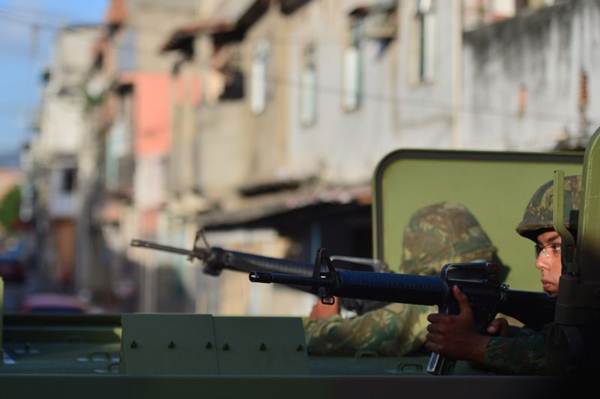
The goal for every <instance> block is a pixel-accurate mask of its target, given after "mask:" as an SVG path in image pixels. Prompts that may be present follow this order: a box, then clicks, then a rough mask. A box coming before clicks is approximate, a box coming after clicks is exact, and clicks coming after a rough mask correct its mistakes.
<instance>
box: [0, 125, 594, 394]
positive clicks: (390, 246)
mask: <svg viewBox="0 0 600 399" xmlns="http://www.w3.org/2000/svg"><path fill="white" fill-rule="evenodd" d="M595 137H596V138H595V140H596V141H595V142H596V144H597V141H598V140H599V139H598V135H596V136H595ZM593 148H596V151H600V150H599V149H598V145H595V146H594V147H593ZM588 158H589V159H588V160H589V162H590V163H592V162H593V161H595V162H596V163H597V159H598V153H596V154H595V156H588ZM581 161H582V157H581V156H578V155H567V154H565V155H562V154H551V155H544V154H498V153H483V152H476V153H474V152H462V151H461V152H447V151H445V152H440V151H434V152H430V151H416V150H411V151H399V152H395V153H393V154H390V155H389V156H388V157H386V158H385V159H384V160H383V161H382V162H381V164H380V165H379V167H378V168H377V171H376V174H375V179H374V191H375V193H374V198H375V206H374V227H375V229H374V230H375V232H374V238H375V243H376V245H375V248H376V255H378V256H381V257H383V258H384V259H385V260H386V261H387V263H388V264H390V265H392V266H397V265H398V264H399V263H400V259H399V257H400V253H399V249H400V245H401V241H402V229H403V227H404V226H405V225H406V222H407V220H408V217H409V215H410V214H411V213H412V212H414V210H416V209H417V208H418V207H421V206H425V205H428V204H431V203H435V202H439V201H448V200H450V201H458V202H462V203H464V204H465V205H467V206H468V207H469V208H471V209H472V210H473V212H474V213H475V214H476V216H477V217H478V218H479V219H480V221H481V222H482V224H483V225H484V227H485V229H486V230H487V231H488V232H489V234H490V236H491V238H492V240H493V241H494V243H495V244H496V245H497V246H498V248H499V250H500V256H501V257H502V258H503V260H505V262H506V263H508V264H510V266H512V271H511V274H510V276H509V281H510V282H512V283H513V284H514V285H515V286H517V287H520V288H532V289H535V288H537V286H536V283H537V282H536V281H535V279H532V278H531V277H528V276H529V274H530V273H529V272H528V271H529V269H533V268H531V267H528V265H530V264H531V257H532V249H531V248H530V246H529V245H527V242H526V241H525V240H523V239H519V238H518V237H517V235H516V233H514V227H515V225H516V223H517V221H518V219H519V217H520V216H521V213H522V211H523V207H524V206H525V204H526V202H527V199H528V197H529V196H530V195H531V193H532V192H533V190H534V189H535V188H536V187H537V186H538V185H539V184H540V183H542V182H544V181H547V180H548V179H550V178H551V177H552V171H553V170H554V169H561V170H564V171H565V172H566V173H567V174H571V173H580V171H581ZM584 176H586V174H585V172H584ZM597 180H598V179H597V178H596V176H595V174H594V173H591V172H590V173H588V174H587V180H586V184H588V185H589V186H590V187H595V188H597V186H598V185H597V184H595V183H597ZM597 191H598V190H597V189H596V190H594V191H593V192H588V193H591V194H590V195H589V196H590V198H591V197H594V196H595V197H594V198H597ZM586 198H587V197H586ZM592 199H593V198H592ZM594 209H597V208H594V207H593V206H589V207H588V206H587V205H586V209H585V210H583V214H584V215H583V216H582V217H583V219H584V221H585V225H586V226H589V227H590V228H592V229H593V228H595V227H597V226H598V225H600V223H599V221H598V217H600V216H598V215H597V214H593V215H592V214H589V212H588V210H594ZM586 237H591V238H594V237H597V235H594V234H591V235H586ZM588 244H589V245H588V246H589V247H586V248H584V250H582V251H580V253H579V256H580V258H581V257H586V256H587V255H586V254H587V253H588V252H592V251H594V249H595V248H597V246H596V245H595V244H594V242H590V243H588ZM521 252H522V254H521ZM517 265H518V266H520V265H525V267H523V268H520V267H517ZM590 267H592V266H590ZM532 274H533V273H532ZM584 277H586V276H584ZM520 280H523V281H520ZM0 287H1V286H0ZM582 303H583V302H582ZM2 320H3V325H2V348H3V361H2V363H1V364H0V392H1V393H2V394H3V395H5V396H6V397H19V398H36V399H39V398H40V397H47V396H49V397H55V396H59V395H60V397H63V398H71V397H73V398H74V397H82V396H84V397H94V398H95V397H111V398H125V397H127V398H131V397H144V398H158V397H191V396H193V397H203V396H206V397H211V398H212V397H223V398H225V397H248V398H263V397H286V398H307V397H311V398H321V397H323V398H324V397H328V398H331V397H340V398H342V397H343V398H350V397H361V398H363V397H372V396H374V395H376V396H377V397H384V396H388V395H402V396H407V395H408V397H419V398H434V397H436V398H439V397H444V398H462V397H470V396H472V395H474V394H483V396H485V397H497V398H503V399H504V398H506V397H510V396H512V395H514V396H518V397H542V396H543V397H544V398H549V397H560V395H561V393H562V392H561V391H560V389H559V388H560V387H561V380H560V379H557V378H549V377H538V376H519V377H514V376H513V377H511V376H497V375H493V374H489V373H486V372H485V371H482V370H476V369H473V368H471V367H470V366H469V365H468V364H466V363H463V362H459V363H458V364H457V367H456V369H455V373H454V375H444V376H432V375H428V374H426V373H425V372H424V370H425V365H426V363H427V360H428V356H427V355H426V354H422V355H415V356H408V357H397V358H394V357H389V358H381V357H372V356H371V355H370V354H368V353H365V354H360V355H359V356H356V357H346V358H341V357H335V358H334V357H316V356H311V355H310V354H308V353H307V351H306V347H305V345H304V342H303V331H302V326H301V323H300V320H299V319H297V318H289V317H288V318H261V317H218V316H211V315H165V314H133V315H119V316H102V315H71V316H51V315H43V316H35V315H5V316H4V317H3V318H2Z"/></svg>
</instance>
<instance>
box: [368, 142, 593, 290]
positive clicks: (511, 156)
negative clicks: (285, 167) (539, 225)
mask: <svg viewBox="0 0 600 399" xmlns="http://www.w3.org/2000/svg"><path fill="white" fill-rule="evenodd" d="M582 161H583V155H582V154H562V153H560V154H559V153H556V154H543V153H499V152H472V151H425V150H400V151H396V152H393V153H391V154H389V155H388V156H387V157H385V158H384V159H383V160H382V161H381V162H380V164H379V165H378V167H377V169H376V171H375V176H374V179H373V181H374V196H375V197H374V206H373V235H374V251H375V254H374V256H375V257H376V258H378V259H382V260H383V261H385V262H386V263H387V264H388V265H389V266H390V267H391V268H392V269H394V270H400V263H401V257H402V238H403V230H404V227H405V226H406V225H407V223H408V221H409V219H410V216H411V215H412V214H413V213H414V212H415V211H416V210H418V209H419V208H421V207H424V206H427V205H431V204H434V203H437V202H441V201H455V202H460V203H462V204H464V205H465V206H467V207H468V208H469V209H470V210H471V211H472V212H473V213H474V215H475V216H476V217H477V219H478V220H479V222H480V223H481V224H482V226H483V227H484V229H485V231H486V232H487V233H488V235H489V236H490V238H491V239H492V241H493V243H494V245H495V246H496V247H497V248H498V254H499V257H500V258H501V259H502V261H503V262H504V263H505V264H506V265H507V266H508V267H510V272H509V275H508V279H507V282H508V283H509V284H510V286H511V287H512V288H516V289H526V290H534V291H539V290H540V284H539V273H538V272H537V271H536V270H535V268H534V259H533V248H532V243H531V242H530V241H528V240H526V239H524V238H521V237H520V236H518V235H517V233H516V232H515V227H516V225H517V223H518V222H519V220H520V218H521V216H522V215H523V211H524V209H525V206H526V205H527V202H528V201H529V198H530V196H531V195H532V194H533V192H534V191H535V190H536V189H537V187H538V186H540V185H541V184H542V183H544V182H546V181H548V180H550V179H552V172H553V171H554V170H556V169H561V170H564V171H565V174H566V175H569V174H581V164H582Z"/></svg>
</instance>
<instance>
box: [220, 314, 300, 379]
mask: <svg viewBox="0 0 600 399" xmlns="http://www.w3.org/2000/svg"><path fill="white" fill-rule="evenodd" d="M213 320H214V323H215V336H216V337H217V348H218V351H219V367H220V372H221V374H307V373H308V370H309V367H308V357H307V354H306V348H305V344H304V329H303V328H302V321H301V319H300V318H297V317H224V316H223V317H214V318H213Z"/></svg>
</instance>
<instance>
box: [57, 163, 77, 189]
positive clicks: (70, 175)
mask: <svg viewBox="0 0 600 399" xmlns="http://www.w3.org/2000/svg"><path fill="white" fill-rule="evenodd" d="M76 179H77V169H75V168H66V169H64V170H63V171H62V179H61V183H60V189H61V191H62V192H64V193H72V192H73V191H74V190H75V184H76Z"/></svg>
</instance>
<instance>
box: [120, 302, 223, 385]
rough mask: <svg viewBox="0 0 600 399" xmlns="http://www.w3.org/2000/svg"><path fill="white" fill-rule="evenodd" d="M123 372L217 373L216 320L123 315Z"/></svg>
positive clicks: (138, 373) (202, 316) (188, 316)
mask: <svg viewBox="0 0 600 399" xmlns="http://www.w3.org/2000/svg"><path fill="white" fill-rule="evenodd" d="M122 325H123V340H122V342H121V365H120V370H121V372H123V373H125V374H129V375H149V374H155V375H156V374H179V375H185V374H218V373H219V366H218V361H217V351H216V349H215V336H214V327H213V318H212V316H210V315H190V314H124V315H123V316H122Z"/></svg>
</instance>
